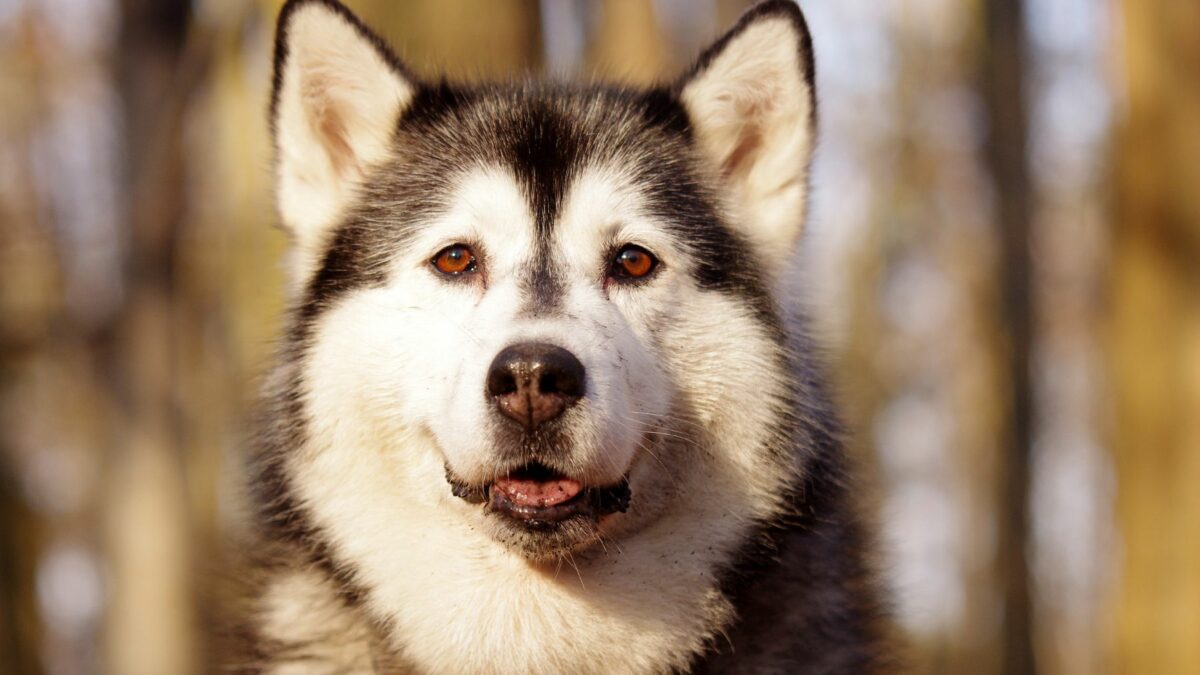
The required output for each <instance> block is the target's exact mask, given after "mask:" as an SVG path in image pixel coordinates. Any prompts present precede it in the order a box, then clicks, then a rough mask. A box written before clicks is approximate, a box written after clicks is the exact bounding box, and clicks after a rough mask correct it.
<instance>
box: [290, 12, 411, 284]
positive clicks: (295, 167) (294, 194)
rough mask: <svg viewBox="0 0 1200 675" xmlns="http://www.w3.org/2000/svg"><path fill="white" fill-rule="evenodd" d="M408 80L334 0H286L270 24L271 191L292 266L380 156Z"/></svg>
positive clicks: (316, 247) (306, 255)
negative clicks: (290, 244) (291, 250)
mask: <svg viewBox="0 0 1200 675" xmlns="http://www.w3.org/2000/svg"><path fill="white" fill-rule="evenodd" d="M416 86H417V85H416V81H415V79H414V78H413V77H411V76H410V75H409V73H408V71H407V70H406V69H405V68H404V66H403V65H401V63H400V61H399V59H397V58H396V56H395V54H393V53H392V51H391V50H390V49H389V48H388V47H387V45H385V44H384V42H383V41H382V40H381V39H380V38H379V37H378V36H376V35H375V34H374V33H372V32H371V31H370V30H369V29H368V28H366V27H365V26H364V25H363V24H362V22H361V21H360V20H359V19H358V17H356V16H354V14H352V13H351V12H350V10H348V9H346V8H345V7H344V6H342V5H341V4H339V3H338V2H336V0H290V1H289V2H288V3H287V4H286V5H284V7H283V9H282V10H281V12H280V14H279V23H278V26H277V28H276V33H275V78H274V89H273V91H272V94H271V129H272V133H273V140H274V143H275V179H276V199H277V202H278V205H279V212H280V217H281V218H282V220H283V223H284V225H285V226H286V228H287V229H288V231H289V232H290V234H291V235H292V237H293V239H294V241H295V244H296V245H297V250H296V251H295V253H296V254H297V255H298V257H299V260H298V263H299V264H300V266H301V267H300V269H301V271H302V272H303V271H311V270H312V269H314V268H315V266H316V264H318V262H319V259H318V257H319V255H320V251H321V250H322V248H323V245H324V243H325V240H326V238H327V236H328V232H329V230H331V229H332V226H334V225H336V223H337V221H338V218H339V217H340V216H341V214H342V211H343V210H344V209H345V207H346V205H347V204H348V203H349V200H350V199H351V197H352V195H353V193H354V191H355V190H357V189H358V187H359V185H360V184H361V182H362V179H363V177H364V176H365V175H366V173H367V172H368V171H369V170H370V169H371V167H372V166H374V165H376V164H378V163H379V162H381V161H382V160H384V159H385V158H386V157H387V155H388V150H389V148H390V143H391V138H392V134H393V133H394V131H395V129H396V124H397V121H398V120H399V118H400V115H401V113H402V112H403V111H404V109H405V108H406V106H407V105H408V104H409V102H410V101H411V100H412V97H413V93H414V91H415V90H416Z"/></svg>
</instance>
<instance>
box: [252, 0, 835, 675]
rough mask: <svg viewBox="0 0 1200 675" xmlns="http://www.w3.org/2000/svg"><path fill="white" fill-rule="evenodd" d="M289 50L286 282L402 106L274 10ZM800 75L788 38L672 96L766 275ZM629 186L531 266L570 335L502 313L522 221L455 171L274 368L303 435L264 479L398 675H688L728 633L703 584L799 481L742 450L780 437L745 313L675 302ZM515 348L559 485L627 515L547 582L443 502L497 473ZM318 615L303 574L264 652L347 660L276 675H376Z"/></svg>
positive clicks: (332, 622) (796, 203)
mask: <svg viewBox="0 0 1200 675" xmlns="http://www.w3.org/2000/svg"><path fill="white" fill-rule="evenodd" d="M288 40H289V48H290V53H291V56H290V58H289V60H288V62H287V66H286V68H285V71H284V73H283V86H282V89H281V95H280V100H279V108H278V119H277V132H278V139H277V140H278V144H279V152H280V158H279V201H280V205H281V211H282V214H283V218H284V221H285V222H286V223H287V225H288V226H289V227H290V228H291V229H292V230H293V231H294V232H295V233H296V239H297V241H298V244H299V246H298V250H299V252H300V263H299V266H298V268H297V276H298V277H304V276H307V275H309V274H311V271H312V269H313V268H314V265H315V261H316V256H318V255H319V252H320V251H321V250H322V248H323V246H324V244H325V239H326V238H327V233H328V231H329V230H330V227H331V226H332V225H333V224H335V223H336V222H337V220H338V217H339V215H340V214H341V213H342V211H343V210H344V209H345V208H346V207H347V205H348V204H349V203H350V202H351V201H352V200H353V198H354V196H355V191H356V190H357V189H358V187H359V185H360V183H361V181H362V178H363V176H364V175H365V174H366V173H367V172H368V171H369V170H370V169H371V167H373V166H375V165H377V164H378V163H379V162H381V161H383V160H385V159H386V157H387V153H388V147H389V146H388V142H389V132H390V130H391V129H392V128H393V127H394V124H395V122H396V119H397V116H398V115H399V114H401V111H402V110H403V108H404V106H405V105H406V104H407V102H408V100H409V99H410V98H411V96H412V90H411V87H410V85H409V84H408V83H406V82H405V81H404V80H403V77H402V76H401V75H400V74H398V73H397V72H395V71H394V70H393V69H392V68H391V67H390V66H389V65H388V64H387V62H386V61H385V60H384V59H383V58H382V57H381V56H380V55H379V53H378V52H377V51H376V50H375V49H374V47H373V46H372V45H370V44H369V42H367V41H366V40H363V39H362V36H361V35H360V34H359V33H358V32H357V31H356V30H355V29H354V27H353V26H352V25H350V24H349V23H347V22H346V21H345V20H344V19H342V18H341V17H340V16H338V15H337V14H335V13H334V12H332V11H330V10H328V9H327V8H325V7H324V6H322V5H319V4H310V5H306V6H303V7H301V8H300V9H298V10H297V11H296V15H295V16H293V17H292V19H291V25H290V26H289V28H288ZM801 67H802V66H801V64H800V63H799V58H798V37H797V35H796V33H795V30H794V27H793V26H792V25H791V24H790V23H789V22H788V21H787V20H786V19H784V18H779V17H766V18H764V19H762V20H760V21H759V22H757V23H755V24H753V25H750V26H748V27H746V28H745V30H743V31H742V32H741V33H740V34H739V35H738V36H737V37H736V38H735V39H734V40H733V41H732V42H731V43H730V44H729V45H727V47H726V49H725V50H724V51H723V52H722V53H721V54H720V55H718V56H717V57H716V58H715V59H714V60H713V61H712V62H711V63H710V64H709V65H708V67H707V68H706V69H705V70H704V71H703V72H701V73H699V74H698V75H696V76H695V77H694V78H693V79H692V80H691V81H690V82H689V83H688V84H687V85H685V87H684V89H683V91H682V98H683V102H684V104H685V105H686V106H687V108H688V111H689V114H690V115H691V116H692V118H693V120H694V122H695V125H696V128H697V133H698V135H699V139H700V141H701V143H702V146H703V147H704V148H705V150H706V152H707V154H708V156H709V157H710V159H711V160H712V168H713V171H714V173H719V174H720V175H721V180H724V181H727V186H728V187H729V189H730V191H731V194H732V199H731V200H730V201H731V202H732V203H731V207H732V209H733V210H734V212H735V213H734V216H735V220H736V222H737V224H738V226H739V227H741V228H743V230H744V232H745V233H746V235H747V237H748V238H749V239H750V240H751V241H752V242H753V243H754V244H755V246H756V248H757V250H758V252H759V254H760V256H761V257H762V258H763V259H765V260H766V261H767V264H768V265H769V266H771V268H772V271H774V270H777V269H778V268H781V267H782V265H783V262H784V261H785V260H786V259H787V258H788V257H790V254H791V251H792V248H793V246H794V244H795V241H796V239H797V236H798V234H799V231H800V223H801V222H802V220H803V209H804V191H805V171H806V167H807V163H808V160H809V155H810V153H811V144H812V140H811V133H812V130H811V126H810V124H809V121H810V119H811V116H810V110H809V106H810V99H809V93H808V91H807V88H806V85H805V81H806V80H805V74H804V73H803V72H802V71H801ZM330 120H332V121H333V126H330ZM331 129H332V130H333V131H332V132H331V131H330V130H331ZM748 143H749V145H748ZM631 175H632V173H631V171H630V170H629V167H626V166H622V165H621V164H619V163H614V164H611V165H604V166H590V167H587V168H585V170H582V171H581V172H579V173H578V174H577V175H576V176H575V178H574V179H573V182H572V183H571V184H570V185H569V186H568V187H567V193H566V196H565V199H564V203H563V205H562V208H561V210H560V215H559V222H557V223H556V224H555V227H554V230H553V231H554V237H553V239H552V241H550V242H549V247H550V250H551V251H552V252H553V256H554V260H555V262H556V264H557V266H558V267H559V268H560V269H561V271H562V276H564V277H565V283H566V287H565V292H564V294H563V304H564V305H565V308H566V311H565V312H562V313H560V314H555V315H553V316H539V315H537V314H536V313H533V314H531V313H530V312H528V311H526V309H525V308H524V307H523V306H522V305H523V302H524V299H523V297H522V290H521V285H520V279H521V277H522V274H523V272H524V271H525V270H527V269H528V268H529V266H530V265H531V264H533V263H532V260H531V256H532V255H533V251H534V249H535V246H534V243H535V241H534V237H535V235H534V230H535V228H534V223H533V217H532V215H531V214H530V213H529V207H528V200H527V196H526V195H523V194H522V193H521V190H520V187H519V184H518V182H517V181H516V179H515V177H514V176H513V175H512V174H511V173H510V172H508V171H507V170H505V169H503V168H501V167H497V166H482V167H479V166H476V167H466V168H464V172H463V173H462V174H461V175H459V176H458V177H457V178H455V179H454V180H453V185H452V186H451V187H452V188H453V195H452V197H451V199H449V200H448V203H449V204H450V205H451V206H450V208H448V209H447V210H446V211H445V212H443V213H441V214H440V215H437V216H436V217H434V220H432V221H431V222H427V223H421V224H420V227H417V228H415V230H414V231H416V232H417V233H418V234H417V235H416V236H415V238H414V239H413V240H412V241H409V242H407V243H406V245H405V247H404V248H403V250H397V251H394V252H386V253H391V259H390V260H391V262H390V264H391V268H390V269H389V270H388V274H387V275H386V278H387V279H388V281H387V283H386V284H384V285H382V286H377V287H363V288H359V289H356V290H353V291H349V292H346V293H344V294H342V295H340V296H339V297H338V298H337V299H336V300H335V301H334V304H333V306H332V307H330V308H329V309H327V310H325V311H324V312H323V313H322V314H321V315H320V318H319V319H318V321H317V323H316V325H315V326H314V328H313V333H312V336H311V345H312V346H311V348H310V350H309V351H308V353H307V356H306V358H305V360H304V361H303V362H302V363H299V364H296V366H295V367H297V368H299V369H300V376H301V380H302V382H303V387H302V391H301V395H302V400H303V406H304V417H305V419H306V421H307V428H306V443H305V445H304V446H303V447H302V448H299V449H298V450H297V451H295V452H293V453H291V454H289V455H288V456H287V458H286V467H285V470H286V472H287V474H288V478H289V482H290V484H291V486H292V488H293V489H294V491H295V493H296V495H297V497H298V498H299V500H300V502H301V506H302V507H303V508H304V510H305V511H306V513H307V514H308V516H309V517H310V518H311V520H312V525H314V526H315V528H316V529H317V530H318V531H320V532H321V533H322V536H323V537H324V539H325V540H326V542H327V543H328V545H329V548H330V551H331V553H332V556H333V558H334V560H335V561H338V562H342V563H345V564H346V565H347V569H348V570H350V571H351V573H353V574H354V575H355V577H354V579H353V580H352V581H353V582H354V584H355V585H356V587H357V588H360V589H362V590H363V592H364V607H365V610H366V611H367V612H368V614H369V617H370V618H371V619H373V621H372V624H373V625H375V626H382V627H385V629H386V631H388V632H387V634H386V635H385V636H384V639H385V640H387V642H388V644H389V646H390V647H391V648H393V649H395V650H396V651H397V652H398V653H399V654H400V659H401V660H402V661H403V663H404V665H405V666H406V667H409V668H412V669H414V670H416V671H418V672H431V673H442V672H446V673H451V672H452V673H560V672H577V673H589V672H594V673H646V672H664V671H669V670H671V669H682V668H684V667H685V666H686V665H687V664H688V663H689V662H690V660H691V659H692V657H693V656H694V655H695V654H697V653H698V652H699V651H700V650H701V649H702V648H703V646H704V645H705V643H706V642H707V641H709V640H712V639H719V638H716V636H717V634H718V633H719V632H720V631H721V630H722V629H723V628H724V627H725V626H727V625H728V624H729V622H730V621H731V619H732V618H733V617H732V608H731V607H730V606H729V604H728V601H727V600H726V599H725V597H724V596H723V595H722V594H720V593H719V591H718V588H717V579H716V575H717V573H718V571H719V570H720V568H721V565H723V564H725V563H726V562H727V561H729V560H730V559H731V557H732V556H733V555H735V553H736V551H737V549H738V548H739V547H740V546H741V545H742V544H743V543H744V541H745V538H746V535H747V532H748V528H749V527H751V526H752V525H753V523H754V522H755V521H756V520H757V519H771V518H773V517H775V516H777V515H778V514H779V512H780V510H781V509H782V508H783V505H782V503H781V495H782V493H783V492H784V488H785V486H786V485H787V484H789V482H790V481H791V480H792V478H793V475H794V474H793V472H794V471H795V468H796V467H795V466H793V465H792V464H791V463H790V462H791V461H793V460H784V459H780V456H779V455H775V454H772V453H769V452H767V451H766V448H767V447H768V446H769V445H770V444H771V442H772V438H771V437H770V434H771V433H772V431H771V430H772V428H773V427H772V425H773V423H774V422H776V421H777V419H778V417H779V415H781V414H783V413H781V411H780V405H781V401H783V400H784V399H785V394H786V391H785V389H786V386H787V385H786V383H785V380H784V376H782V375H781V372H782V371H781V367H782V366H783V363H781V359H782V356H781V354H780V353H779V352H780V350H779V346H778V345H777V344H776V343H775V342H774V341H773V339H772V337H771V335H770V334H769V329H768V328H767V327H765V326H764V325H763V324H762V323H761V321H760V320H759V319H758V318H756V317H755V316H754V315H753V311H752V310H751V309H750V308H748V307H746V306H745V305H744V303H742V302H740V301H739V300H738V299H737V298H735V297H733V296H732V295H729V294H725V293H717V292H711V291H704V290H702V289H700V288H698V287H697V285H696V282H695V281H694V275H693V274H692V271H693V270H692V265H693V264H694V262H693V261H691V260H689V258H688V257H687V255H686V252H684V251H678V250H675V249H674V248H673V245H672V242H673V239H672V238H671V237H670V236H668V235H667V232H666V229H665V223H662V222H658V221H656V220H655V218H654V217H652V216H651V215H650V211H649V209H647V208H646V205H645V204H643V199H642V197H641V194H640V192H639V190H638V186H637V185H634V184H633V183H632V179H631ZM453 243H466V244H469V245H471V246H472V247H474V249H475V251H476V254H477V256H478V257H479V258H480V264H481V270H482V271H481V273H480V274H479V275H478V277H475V278H473V279H471V280H469V281H463V282H460V283H448V282H447V281H446V280H445V279H442V278H439V277H438V275H437V273H436V272H434V271H433V270H431V269H430V265H429V261H430V259H431V257H432V256H433V255H434V254H436V253H437V252H438V251H439V250H441V249H442V248H444V247H445V246H447V245H449V244H453ZM624 243H634V244H637V245H639V246H642V247H644V248H646V249H648V250H650V251H651V252H653V253H654V254H655V255H656V256H657V257H658V258H659V260H660V262H661V267H660V268H659V272H658V273H657V275H656V276H655V277H654V278H653V279H652V280H651V281H650V282H649V283H646V284H644V285H642V286H638V287H625V286H620V285H614V284H606V283H605V278H604V277H605V269H606V267H607V264H608V262H609V261H608V260H607V256H609V255H611V251H612V247H613V246H614V245H619V244H624ZM523 340H544V341H549V342H553V343H555V344H557V345H559V346H562V347H564V348H566V349H568V350H570V351H571V352H572V353H574V354H575V355H576V356H577V357H578V358H579V359H580V361H581V362H582V363H583V365H584V367H585V368H586V371H587V382H588V386H587V393H586V395H585V397H584V398H583V399H582V400H581V401H580V402H579V403H578V404H577V405H576V407H575V408H574V409H573V414H575V412H578V418H577V419H576V420H575V421H576V422H577V423H576V424H575V425H574V427H575V428H574V429H573V435H572V443H571V448H570V449H569V453H570V461H571V464H572V466H575V467H578V472H577V473H576V474H573V477H575V478H578V479H579V480H581V481H583V482H584V483H587V484H590V485H605V484H611V483H613V482H615V481H617V480H619V479H620V478H621V477H622V476H623V475H625V474H628V475H629V478H630V485H631V489H632V493H633V501H632V503H631V508H630V510H629V511H628V512H627V513H621V514H613V515H611V516H606V517H605V518H604V519H603V520H602V521H601V524H600V538H599V540H598V541H595V542H586V543H584V544H583V545H581V546H579V547H578V548H576V549H575V550H573V551H572V554H571V555H570V556H568V557H567V558H565V559H563V560H560V561H559V562H558V564H557V565H554V564H546V563H539V562H533V561H531V560H530V559H528V558H526V557H524V556H523V555H521V553H520V552H518V551H515V550H513V548H511V547H510V546H508V545H506V544H505V543H504V542H503V541H501V540H500V539H499V538H497V537H496V536H495V534H496V526H495V523H494V518H495V516H491V515H487V514H486V513H485V512H484V509H483V508H482V507H480V506H477V505H471V504H468V503H466V502H464V501H462V500H460V499H457V498H455V497H453V496H452V495H451V493H450V488H449V485H448V484H447V482H446V478H445V467H446V466H447V465H448V466H449V467H450V468H451V470H452V471H454V473H455V474H456V475H457V476H459V477H460V478H462V479H464V480H468V481H485V480H488V479H490V478H492V477H494V476H495V474H496V472H497V471H498V470H500V468H501V467H500V463H499V460H498V459H497V457H495V456H494V452H493V449H492V444H491V443H490V442H489V441H490V438H491V436H492V434H493V432H494V431H495V428H494V425H495V417H496V414H495V411H493V410H491V409H490V405H491V403H490V402H489V401H488V399H487V397H486V396H485V395H484V382H485V378H486V373H487V368H488V365H489V364H490V362H491V360H492V359H493V358H494V357H495V355H496V354H497V353H498V352H499V351H500V350H501V349H502V348H504V347H505V346H507V345H509V344H512V343H513V342H517V341H523ZM799 460H800V458H795V461H799ZM339 602H340V600H339V599H338V598H337V597H336V591H335V589H334V588H332V586H331V583H330V582H328V581H327V580H325V579H324V578H323V577H322V576H321V575H320V574H317V573H315V572H311V571H304V570H301V571H298V572H296V573H294V574H290V575H286V576H283V577H281V578H277V579H275V580H274V581H273V582H272V585H271V587H270V589H268V591H267V593H266V595H265V596H264V600H263V620H264V624H265V632H266V634H267V636H268V637H277V638H280V639H290V638H296V639H298V640H301V641H303V640H305V639H306V638H311V639H314V640H317V641H318V642H320V640H321V636H322V635H323V630H324V629H326V628H329V629H335V630H338V631H340V632H341V634H342V635H343V636H344V637H343V638H342V639H340V640H334V641H331V642H329V643H326V644H318V645H316V646H315V647H314V649H315V650H316V651H315V652H314V653H313V655H312V658H311V659H310V660H308V661H298V662H296V663H293V664H290V665H286V666H284V667H281V668H279V669H277V671H276V672H279V673H294V672H362V671H368V670H369V669H370V668H371V667H373V666H372V665H371V659H372V655H373V654H374V653H375V652H374V651H373V645H371V644H370V640H371V637H370V635H371V630H368V628H367V625H366V623H365V622H364V621H362V620H361V618H357V617H355V616H354V615H353V613H351V612H338V611H337V609H336V608H337V607H338V606H339V605H338V603H339Z"/></svg>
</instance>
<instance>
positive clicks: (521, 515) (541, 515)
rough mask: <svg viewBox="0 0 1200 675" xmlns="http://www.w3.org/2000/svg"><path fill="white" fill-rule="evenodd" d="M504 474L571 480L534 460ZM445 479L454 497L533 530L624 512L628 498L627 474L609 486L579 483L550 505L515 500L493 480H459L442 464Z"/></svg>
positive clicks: (547, 480) (548, 479)
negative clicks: (480, 482) (577, 518)
mask: <svg viewBox="0 0 1200 675" xmlns="http://www.w3.org/2000/svg"><path fill="white" fill-rule="evenodd" d="M508 476H509V477H524V478H526V479H534V480H539V479H540V480H542V481H546V482H551V481H555V480H558V481H563V480H571V479H568V478H566V477H565V476H563V475H562V474H560V473H558V472H557V471H555V470H553V469H551V468H549V467H546V466H545V465H542V464H538V463H531V464H527V465H525V466H523V467H520V468H519V469H515V470H513V471H511V472H509V474H508ZM446 482H448V483H449V484H450V491H451V493H452V494H453V495H454V496H455V497H458V498H459V499H462V500H463V501H465V502H467V503H469V504H483V505H484V508H485V510H487V511H490V512H493V513H496V514H497V515H500V516H504V517H507V518H510V519H512V520H516V521H518V522H520V523H522V524H523V525H525V526H527V527H530V528H533V529H544V528H547V527H551V526H553V525H554V524H556V523H559V522H562V521H564V520H567V519H570V518H572V517H575V516H584V517H592V518H600V517H601V516H606V515H610V514H613V513H618V512H620V513H624V512H625V511H627V510H628V509H629V502H630V499H631V497H632V494H631V492H630V490H629V476H628V475H626V476H625V477H623V478H622V479H621V480H620V481H618V482H617V483H615V484H612V485H607V486H591V487H584V486H580V489H579V491H578V492H577V493H576V494H574V495H573V496H572V497H571V498H569V499H566V500H563V501H560V502H557V503H553V504H546V503H545V502H541V503H540V504H539V503H527V504H521V503H518V502H517V501H514V500H513V499H512V498H511V496H510V495H509V494H507V493H506V491H505V490H504V489H499V488H497V486H496V483H494V482H493V483H488V484H485V485H471V484H468V483H465V482H463V481H461V480H459V479H458V478H457V477H456V476H455V475H454V473H453V472H452V471H451V470H450V468H449V466H447V467H446ZM571 482H574V481H571Z"/></svg>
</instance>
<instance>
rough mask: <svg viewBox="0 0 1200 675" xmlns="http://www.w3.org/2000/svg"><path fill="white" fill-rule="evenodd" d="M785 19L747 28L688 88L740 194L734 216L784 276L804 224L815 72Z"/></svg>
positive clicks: (717, 158)
mask: <svg viewBox="0 0 1200 675" xmlns="http://www.w3.org/2000/svg"><path fill="white" fill-rule="evenodd" d="M799 45H800V41H799V36H798V35H797V33H796V29H795V27H794V26H793V24H792V23H791V21H790V20H788V19H787V18H785V17H768V18H764V19H760V20H758V21H756V22H754V23H752V24H750V25H749V26H747V27H746V28H745V30H743V31H742V32H740V33H738V34H737V35H735V36H734V38H733V39H732V40H731V41H730V42H729V43H728V44H727V45H726V46H725V48H724V49H723V50H722V51H721V52H720V53H719V54H717V55H716V57H715V58H714V59H713V60H712V61H711V62H710V63H709V64H708V66H707V67H706V68H705V69H704V70H702V71H701V72H700V73H698V74H697V75H695V76H694V77H693V79H692V80H690V81H689V82H688V83H687V84H686V85H685V86H684V88H683V90H682V92H681V99H682V101H683V104H684V106H685V107H686V108H687V110H688V114H689V116H690V117H691V119H692V122H693V124H694V126H695V128H696V134H697V138H698V139H699V140H700V143H701V145H702V146H703V147H704V148H705V150H706V151H707V154H708V156H709V158H710V159H711V160H712V162H713V166H714V168H715V169H716V170H717V171H719V172H720V173H721V174H722V175H723V176H724V178H725V180H726V181H727V184H728V187H729V188H730V190H731V192H732V195H733V204H732V206H733V208H734V211H735V214H734V215H735V217H734V220H735V221H737V222H740V223H742V224H743V230H744V232H745V233H746V234H747V235H748V236H749V237H750V239H751V241H752V242H754V243H755V244H757V248H758V252H759V253H760V254H761V255H762V256H763V258H764V259H765V260H767V261H768V263H769V264H770V265H771V267H772V272H773V273H774V274H776V275H778V274H779V273H780V272H781V271H782V269H783V267H784V264H785V263H786V262H787V261H788V260H790V258H791V254H792V252H793V250H794V249H795V242H796V239H797V238H798V237H799V235H800V231H801V228H802V226H803V223H804V212H805V205H806V204H805V201H806V195H807V185H806V181H807V173H808V165H809V161H810V160H811V156H812V149H813V134H814V129H813V125H812V119H813V117H812V99H811V92H810V90H809V86H808V84H807V82H808V79H807V78H808V77H810V76H811V74H809V73H805V72H804V64H803V63H801V60H800V47H799Z"/></svg>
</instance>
